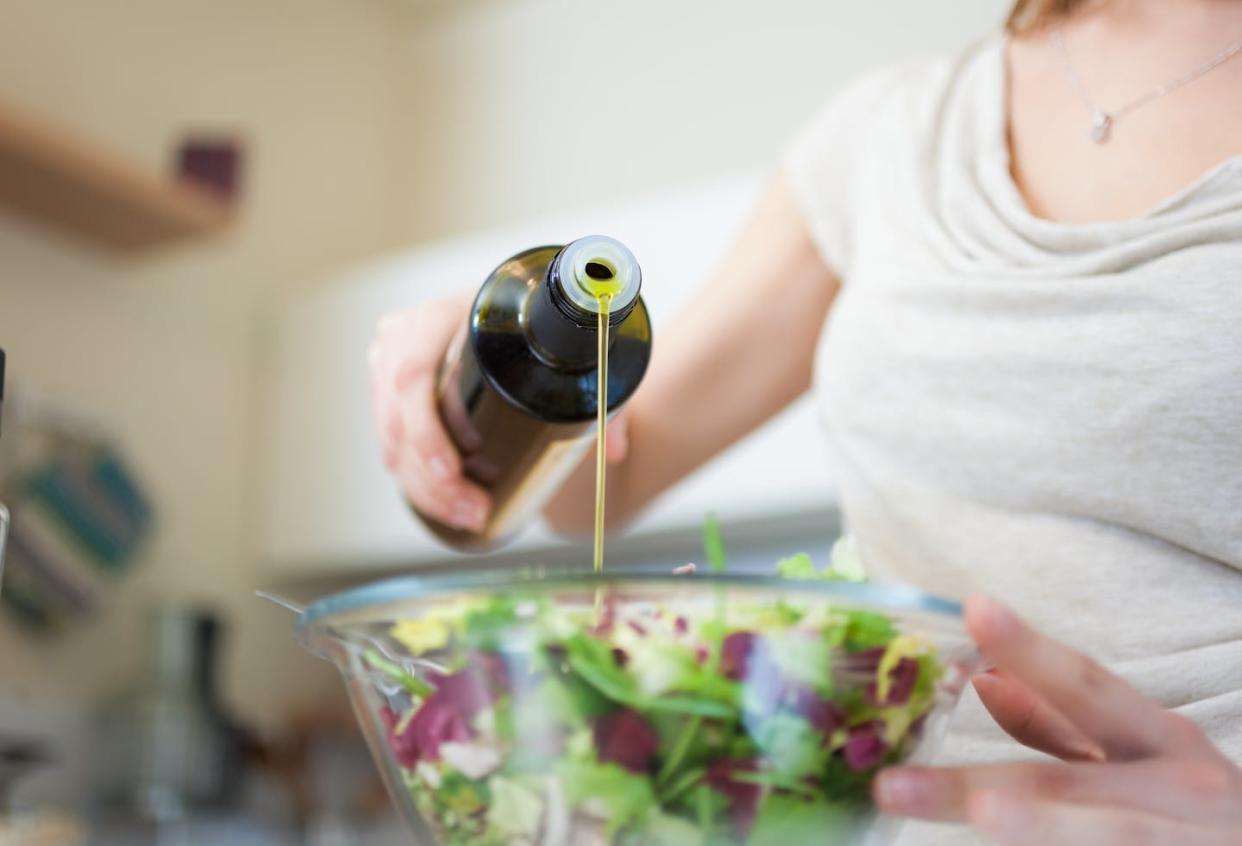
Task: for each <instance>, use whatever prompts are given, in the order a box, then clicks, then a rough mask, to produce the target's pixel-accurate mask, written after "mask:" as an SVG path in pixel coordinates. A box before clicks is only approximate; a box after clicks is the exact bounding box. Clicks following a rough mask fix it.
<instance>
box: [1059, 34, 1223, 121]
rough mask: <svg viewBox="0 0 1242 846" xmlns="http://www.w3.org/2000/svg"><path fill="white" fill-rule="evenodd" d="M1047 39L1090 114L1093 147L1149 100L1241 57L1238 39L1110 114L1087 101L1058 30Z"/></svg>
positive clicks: (1080, 79)
mask: <svg viewBox="0 0 1242 846" xmlns="http://www.w3.org/2000/svg"><path fill="white" fill-rule="evenodd" d="M1051 37H1052V43H1053V44H1054V45H1056V48H1057V52H1058V53H1059V54H1060V55H1061V61H1062V63H1063V64H1064V65H1065V73H1066V75H1067V76H1068V77H1069V78H1070V82H1072V83H1073V84H1074V88H1075V89H1076V90H1077V91H1078V96H1079V97H1080V98H1081V99H1082V102H1083V105H1085V106H1086V107H1087V111H1088V112H1090V113H1091V140H1092V141H1094V142H1095V143H1097V144H1103V143H1104V142H1105V141H1107V140H1108V137H1109V135H1110V134H1111V133H1112V129H1113V124H1115V123H1116V122H1117V121H1119V120H1121V119H1122V118H1123V117H1125V116H1126V115H1128V114H1130V112H1133V111H1135V110H1137V109H1141V108H1142V107H1143V106H1146V105H1147V104H1148V103H1150V102H1152V101H1153V100H1159V99H1160V98H1161V97H1163V96H1164V95H1166V94H1172V93H1173V92H1174V91H1176V90H1177V89H1179V88H1181V87H1182V86H1183V85H1186V84H1187V83H1190V82H1194V81H1195V80H1196V79H1198V78H1199V77H1201V76H1203V75H1204V74H1205V73H1207V72H1208V71H1211V70H1214V69H1216V68H1218V67H1220V66H1221V65H1223V64H1224V63H1225V62H1227V61H1229V60H1230V59H1232V58H1233V57H1234V56H1236V55H1238V53H1242V38H1240V39H1238V40H1237V41H1235V42H1233V43H1232V44H1230V45H1229V46H1228V47H1226V48H1225V49H1224V50H1221V51H1220V52H1219V53H1217V54H1216V55H1215V56H1213V57H1212V58H1211V59H1210V60H1209V61H1207V62H1204V63H1203V64H1201V65H1199V66H1198V67H1197V68H1194V69H1193V70H1191V71H1190V72H1188V73H1185V74H1183V75H1182V76H1179V77H1177V78H1176V79H1174V80H1172V81H1170V82H1166V83H1165V84H1164V85H1157V86H1156V87H1155V88H1153V89H1151V90H1150V91H1148V92H1147V93H1146V94H1144V95H1143V96H1141V97H1136V98H1135V99H1133V100H1131V101H1130V102H1128V103H1125V104H1124V105H1121V106H1118V107H1117V108H1115V109H1111V110H1110V109H1105V108H1103V107H1102V106H1100V105H1099V104H1097V103H1096V102H1095V100H1093V99H1091V95H1090V94H1089V93H1087V86H1086V84H1085V83H1084V82H1083V81H1082V76H1081V75H1080V74H1079V73H1078V69H1077V68H1076V67H1074V61H1073V60H1072V59H1071V58H1070V54H1069V50H1068V49H1066V47H1065V39H1064V38H1062V37H1061V30H1059V29H1055V28H1054V29H1053V30H1052V32H1051Z"/></svg>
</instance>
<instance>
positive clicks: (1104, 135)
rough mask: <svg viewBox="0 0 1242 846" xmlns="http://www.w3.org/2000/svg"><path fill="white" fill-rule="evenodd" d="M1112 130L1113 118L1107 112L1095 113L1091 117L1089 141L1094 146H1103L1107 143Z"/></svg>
mask: <svg viewBox="0 0 1242 846" xmlns="http://www.w3.org/2000/svg"><path fill="white" fill-rule="evenodd" d="M1112 129H1113V116H1112V115H1110V114H1109V113H1108V112H1099V111H1097V112H1096V113H1095V114H1094V115H1092V116H1091V140H1092V141H1094V142H1095V143H1096V144H1103V143H1104V142H1105V141H1107V140H1108V136H1109V133H1110V132H1111V131H1112Z"/></svg>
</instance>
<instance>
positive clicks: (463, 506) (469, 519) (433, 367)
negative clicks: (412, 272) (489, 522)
mask: <svg viewBox="0 0 1242 846" xmlns="http://www.w3.org/2000/svg"><path fill="white" fill-rule="evenodd" d="M463 308H464V307H463V305H462V303H460V302H458V301H455V300H454V301H440V302H436V303H429V304H427V305H424V306H420V307H419V308H417V309H413V310H411V311H405V312H400V313H396V314H391V315H387V316H385V317H384V318H382V319H381V320H380V322H379V326H378V329H377V338H376V341H375V343H374V344H373V345H372V347H371V350H370V352H369V355H368V363H369V371H370V374H369V375H370V389H371V406H372V412H373V414H374V417H375V426H376V433H377V435H378V437H379V441H380V447H381V451H382V454H383V457H384V463H385V464H386V465H387V466H388V468H389V469H390V470H391V471H392V472H393V474H394V475H395V476H396V477H397V480H398V482H399V483H400V485H401V489H402V491H403V492H404V494H405V496H406V498H407V499H408V500H409V501H410V503H411V504H412V505H413V506H414V507H415V508H417V509H418V510H419V511H420V512H422V513H423V514H425V515H427V516H428V517H431V518H433V519H436V520H439V521H441V522H443V523H446V524H448V525H450V526H453V527H455V528H459V529H466V530H470V531H478V530H480V529H482V528H483V525H484V523H485V522H486V519H487V514H488V511H489V509H490V499H489V497H488V495H487V493H486V491H484V490H483V489H482V488H481V487H479V486H478V485H476V484H474V483H473V482H471V481H470V480H469V479H466V478H465V477H464V476H463V470H462V463H461V457H460V455H459V454H458V452H457V449H456V447H455V446H454V444H453V442H452V439H451V438H450V437H449V435H448V432H447V431H445V428H444V426H443V424H442V422H441V420H440V414H439V411H438V409H437V407H436V398H435V379H436V373H437V369H438V366H439V362H440V360H441V358H442V357H443V355H444V351H445V349H446V348H447V346H448V344H449V342H450V340H451V337H452V335H453V333H454V332H456V331H458V329H459V324H461V323H462V322H463V321H462V311H463Z"/></svg>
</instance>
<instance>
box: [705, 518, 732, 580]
mask: <svg viewBox="0 0 1242 846" xmlns="http://www.w3.org/2000/svg"><path fill="white" fill-rule="evenodd" d="M703 551H704V552H705V553H707V563H708V565H709V566H711V568H712V572H713V573H723V572H724V571H725V567H726V566H727V564H728V554H727V553H726V552H725V545H724V538H723V537H721V534H720V523H719V522H717V521H716V517H715V515H711V514H709V515H708V516H707V520H706V521H704V523H703Z"/></svg>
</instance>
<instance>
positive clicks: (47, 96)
mask: <svg viewBox="0 0 1242 846" xmlns="http://www.w3.org/2000/svg"><path fill="white" fill-rule="evenodd" d="M391 12H392V9H391V7H390V6H388V5H387V4H386V3H384V2H381V0H366V2H363V0H212V2H201V0H122V1H121V2H108V3H102V2H101V3H95V2H46V0H0V100H8V101H10V102H13V103H16V104H18V105H21V106H25V107H28V108H29V109H33V110H37V111H39V112H41V113H44V114H47V115H49V116H51V117H53V118H55V119H57V120H58V121H60V122H62V123H63V124H64V125H66V126H69V127H72V128H74V129H75V130H78V131H80V132H81V133H83V134H85V135H87V136H88V137H93V138H97V139H99V140H100V141H101V142H103V143H106V144H108V145H109V146H111V147H112V148H114V149H116V150H118V151H123V152H125V153H127V154H129V155H130V156H132V157H134V158H136V159H138V160H139V161H141V162H145V163H147V164H149V165H150V166H151V167H152V168H157V169H163V168H165V167H166V166H167V163H168V160H169V158H170V154H171V151H172V148H173V145H174V143H175V139H176V138H177V136H178V133H180V132H182V131H184V130H186V129H187V128H192V127H201V128H205V129H218V128H219V129H236V130H240V131H241V132H242V134H243V135H244V136H245V137H246V139H247V141H248V143H249V154H250V160H249V161H248V163H247V165H248V171H249V174H248V179H247V181H246V197H245V201H244V203H243V205H242V209H241V218H240V220H239V221H238V224H237V226H236V228H235V230H234V231H233V232H231V233H229V234H228V235H225V236H224V237H222V238H219V239H216V240H213V241H211V242H209V243H202V244H186V245H184V246H180V247H177V248H175V249H171V250H168V251H166V252H164V253H161V254H158V255H151V256H141V257H135V258H116V257H111V256H108V255H106V254H102V253H100V252H98V251H96V250H95V249H92V248H84V247H81V246H79V245H77V244H74V243H72V242H69V241H66V240H64V239H62V237H61V236H59V235H58V234H55V233H50V232H48V231H45V230H43V229H41V228H38V227H36V226H34V225H32V224H29V223H27V222H25V221H24V220H19V219H15V218H13V217H12V216H11V215H10V214H8V213H7V212H2V211H0V346H4V347H6V348H7V349H8V352H9V362H10V367H11V376H12V378H13V381H14V385H13V387H14V388H17V389H20V388H22V387H26V388H28V389H29V390H31V391H37V392H38V393H39V394H40V395H42V396H44V397H46V398H47V399H48V400H50V401H54V402H56V403H58V404H62V405H65V406H67V407H68V408H70V409H73V410H75V411H78V412H82V413H85V414H88V415H91V416H93V417H95V418H97V419H98V420H100V421H101V422H103V423H105V424H106V425H107V426H108V427H109V428H110V429H111V430H112V431H114V432H115V433H117V434H118V435H119V437H120V439H121V441H122V443H123V445H124V446H125V447H126V448H127V450H128V452H129V453H130V454H131V456H132V458H133V461H134V463H135V464H136V465H137V469H138V471H139V473H140V475H141V476H142V478H143V479H144V480H145V481H146V483H147V484H148V486H149V488H150V492H151V494H152V496H153V498H154V500H155V502H156V504H157V507H158V509H159V528H158V531H157V532H156V534H155V537H154V542H153V543H152V544H151V547H150V549H149V552H148V554H147V555H146V556H145V558H144V560H143V562H142V564H141V567H140V569H139V570H138V571H137V572H135V573H134V574H133V576H132V577H131V578H129V579H128V580H127V581H126V582H125V583H124V585H123V587H121V588H120V590H119V591H117V593H116V594H115V596H114V597H112V600H111V603H110V604H111V606H112V607H111V613H109V614H108V615H106V616H104V617H102V618H101V619H99V620H98V622H96V623H94V624H91V625H89V626H87V627H85V628H83V629H81V630H79V631H77V632H75V633H74V634H72V635H70V636H68V637H65V638H62V639H60V640H58V641H55V642H53V643H50V644H47V645H35V644H33V643H31V642H30V641H29V640H28V639H27V638H25V637H23V636H22V635H21V634H20V633H19V632H18V631H17V630H16V629H15V628H14V627H13V626H12V624H11V621H10V620H9V619H8V618H7V615H4V617H3V618H0V694H9V695H13V694H17V695H23V694H25V695H34V696H39V695H46V694H52V695H56V696H69V697H72V698H74V699H76V700H79V701H89V700H90V699H92V698H94V697H96V696H98V695H100V694H101V693H103V692H104V691H106V690H108V689H109V688H111V687H115V686H116V685H117V684H118V683H120V682H123V681H125V678H126V676H127V674H129V673H130V672H131V671H132V669H133V667H134V666H135V663H136V661H137V654H138V651H139V649H140V646H141V635H140V623H139V616H140V614H139V609H140V608H141V606H142V605H143V603H145V602H146V601H147V600H148V599H150V598H154V597H175V598H179V599H187V598H188V599H195V600H201V601H204V602H209V603H212V604H215V605H218V606H220V607H222V608H223V609H224V610H225V611H226V612H228V613H229V614H230V616H231V617H232V618H233V620H234V623H235V626H234V631H233V632H232V634H231V642H232V645H233V648H232V649H231V650H230V652H231V654H230V657H231V659H232V660H231V661H229V663H228V678H227V680H226V681H227V687H228V693H229V696H230V698H231V699H233V700H234V701H237V702H239V703H241V704H242V705H243V707H245V709H246V710H247V712H248V713H251V714H262V715H264V716H265V717H268V718H269V719H270V717H271V716H272V715H273V714H274V710H273V706H275V705H276V704H277V703H279V702H280V701H281V699H282V698H284V697H285V696H286V695H301V696H307V695H309V694H311V693H313V692H314V691H315V690H316V689H317V688H318V686H320V685H323V686H326V687H328V689H331V690H335V687H336V684H335V681H334V679H333V677H332V675H331V674H330V673H327V672H318V671H319V670H320V667H319V665H318V664H317V662H313V661H312V660H311V659H309V658H306V657H303V656H302V655H301V653H300V651H299V650H298V648H297V647H296V646H294V645H293V644H292V642H291V640H290V639H289V634H288V622H289V620H288V619H287V618H286V616H285V615H284V614H283V612H281V611H279V610H277V609H275V608H273V607H270V606H267V605H265V604H260V603H259V602H258V601H257V600H255V599H253V598H252V594H253V590H254V588H255V586H256V585H257V583H258V581H259V580H260V578H261V574H260V573H259V572H258V570H257V567H256V564H255V562H254V561H253V557H252V555H251V553H250V544H249V541H248V538H249V531H250V528H249V525H248V521H249V520H250V519H251V518H250V515H251V513H252V512H253V508H252V506H253V503H254V497H253V494H252V491H251V489H250V486H249V482H250V479H249V468H250V463H251V462H250V457H251V456H252V455H253V451H254V450H255V449H256V448H257V446H256V445H255V444H254V443H253V442H252V432H253V431H254V430H255V422H256V421H255V420H254V416H255V414H256V409H257V408H258V407H259V406H258V404H257V403H256V400H257V399H258V397H259V396H260V394H261V392H262V391H263V389H264V388H263V385H262V384H261V382H260V380H259V378H258V370H257V365H258V362H259V355H258V352H259V350H260V349H261V342H262V338H261V329H260V323H259V320H258V316H259V314H260V312H261V308H262V307H263V305H264V304H265V303H266V302H267V301H268V300H269V299H271V298H272V296H273V294H274V291H275V290H276V289H278V288H281V287H284V286H290V285H296V284H299V283H302V282H304V281H305V280H307V279H312V278H317V277H318V276H320V275H321V274H323V273H324V272H325V270H327V269H328V268H330V267H333V266H336V265H339V264H340V263H343V262H346V261H349V260H352V259H355V258H359V257H361V256H364V255H368V254H372V253H374V252H375V251H377V250H381V249H385V248H390V247H392V246H394V245H395V244H396V243H398V242H399V241H400V240H401V236H402V234H403V233H402V232H401V222H400V216H399V214H397V213H396V209H397V207H398V205H399V203H400V202H401V201H402V200H403V198H402V196H401V195H400V192H399V190H398V189H397V187H395V186H394V183H393V181H392V174H393V172H394V170H396V169H398V168H399V167H400V166H401V161H402V158H403V156H404V153H403V151H402V149H401V143H400V136H399V133H398V123H397V121H396V115H397V113H398V109H397V102H396V92H397V84H398V82H399V80H400V72H399V70H398V69H397V68H396V67H395V65H394V63H393V62H394V58H395V53H394V46H395V42H394V35H393V33H394V30H393V16H392V14H391ZM6 434H7V433H6ZM308 674H309V675H308ZM291 680H296V682H291Z"/></svg>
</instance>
